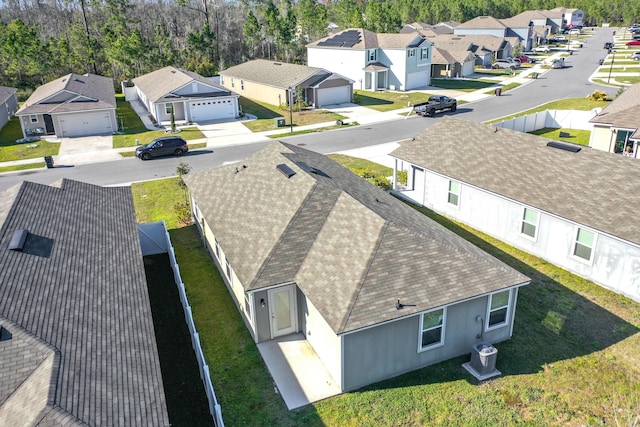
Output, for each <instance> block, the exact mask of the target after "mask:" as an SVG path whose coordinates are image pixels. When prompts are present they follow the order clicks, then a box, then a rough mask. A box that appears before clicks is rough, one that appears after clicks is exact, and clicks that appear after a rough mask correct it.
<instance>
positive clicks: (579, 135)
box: [529, 128, 591, 147]
mask: <svg viewBox="0 0 640 427" xmlns="http://www.w3.org/2000/svg"><path fill="white" fill-rule="evenodd" d="M560 132H567V133H569V135H570V136H568V137H561V136H560ZM529 133H531V134H533V135H539V136H542V137H544V138H549V139H553V140H555V141H565V142H571V143H573V144H579V145H584V146H585V147H586V146H588V145H589V137H590V136H591V132H590V131H588V130H582V129H566V128H562V129H558V128H544V129H538V130H535V131H533V132H529Z"/></svg>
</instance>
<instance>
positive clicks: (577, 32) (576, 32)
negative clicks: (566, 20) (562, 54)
mask: <svg viewBox="0 0 640 427" xmlns="http://www.w3.org/2000/svg"><path fill="white" fill-rule="evenodd" d="M568 34H571V35H580V29H579V28H572V29H570V30H569V32H568Z"/></svg>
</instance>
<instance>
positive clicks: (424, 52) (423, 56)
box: [420, 47, 429, 61]
mask: <svg viewBox="0 0 640 427" xmlns="http://www.w3.org/2000/svg"><path fill="white" fill-rule="evenodd" d="M420 59H422V60H423V61H424V60H425V59H429V48H428V47H423V48H422V49H420Z"/></svg>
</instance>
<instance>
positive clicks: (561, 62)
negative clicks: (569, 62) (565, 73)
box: [551, 58, 564, 69]
mask: <svg viewBox="0 0 640 427" xmlns="http://www.w3.org/2000/svg"><path fill="white" fill-rule="evenodd" d="M551 68H556V69H557V68H564V58H560V59H556V60H554V61H553V62H552V63H551Z"/></svg>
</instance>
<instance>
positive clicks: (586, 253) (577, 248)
mask: <svg viewBox="0 0 640 427" xmlns="http://www.w3.org/2000/svg"><path fill="white" fill-rule="evenodd" d="M595 239H596V233H594V232H593V231H589V230H585V229H584V228H578V232H577V233H576V241H575V243H574V245H573V255H574V256H576V257H578V258H582V259H583V260H585V261H589V262H590V261H591V259H592V257H593V246H594V243H595Z"/></svg>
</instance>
